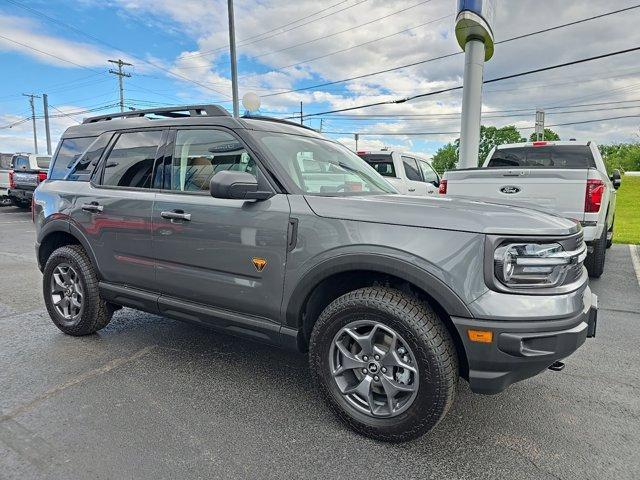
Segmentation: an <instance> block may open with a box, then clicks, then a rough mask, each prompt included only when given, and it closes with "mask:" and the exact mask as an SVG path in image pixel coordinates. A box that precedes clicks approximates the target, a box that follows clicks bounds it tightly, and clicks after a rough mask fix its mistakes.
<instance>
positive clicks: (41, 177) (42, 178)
mask: <svg viewBox="0 0 640 480" xmlns="http://www.w3.org/2000/svg"><path fill="white" fill-rule="evenodd" d="M46 179H47V172H38V183H40V182H44V181H45V180H46Z"/></svg>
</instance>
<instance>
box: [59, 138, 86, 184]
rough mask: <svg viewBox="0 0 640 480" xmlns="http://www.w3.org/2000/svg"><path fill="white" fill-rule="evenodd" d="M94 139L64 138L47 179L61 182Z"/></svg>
mask: <svg viewBox="0 0 640 480" xmlns="http://www.w3.org/2000/svg"><path fill="white" fill-rule="evenodd" d="M95 139H96V137H83V138H66V139H64V140H63V141H62V143H61V144H60V148H58V152H57V154H56V157H55V158H54V160H53V165H52V166H51V168H50V170H49V175H48V177H49V179H51V180H61V179H63V178H65V176H66V175H67V173H68V172H69V170H70V169H71V168H72V167H73V165H74V164H75V163H76V161H77V160H78V158H80V155H82V153H83V152H84V151H85V150H86V149H87V147H88V146H89V145H91V143H92V142H93V141H94V140H95Z"/></svg>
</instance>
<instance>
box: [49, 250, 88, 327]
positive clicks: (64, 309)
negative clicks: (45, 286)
mask: <svg viewBox="0 0 640 480" xmlns="http://www.w3.org/2000/svg"><path fill="white" fill-rule="evenodd" d="M83 300H84V290H83V289H82V283H81V281H80V275H79V274H78V272H76V271H75V270H74V268H73V267H72V266H71V265H69V264H68V263H61V264H59V265H57V266H56V268H55V269H54V270H53V274H52V275H51V301H52V302H53V306H54V308H55V309H56V311H57V312H58V314H60V316H62V318H64V319H65V320H66V321H67V323H72V322H73V321H74V320H75V319H76V318H77V317H78V315H79V314H80V311H81V310H82V302H83Z"/></svg>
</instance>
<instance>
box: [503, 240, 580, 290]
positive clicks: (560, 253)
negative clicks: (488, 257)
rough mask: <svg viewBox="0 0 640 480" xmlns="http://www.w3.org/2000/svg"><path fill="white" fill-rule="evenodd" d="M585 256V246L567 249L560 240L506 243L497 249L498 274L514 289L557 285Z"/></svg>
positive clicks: (506, 284)
mask: <svg viewBox="0 0 640 480" xmlns="http://www.w3.org/2000/svg"><path fill="white" fill-rule="evenodd" d="M585 257H586V249H585V248H584V245H583V246H582V248H580V249H578V250H575V251H571V252H566V251H565V250H564V248H563V247H562V245H560V244H559V243H506V244H502V245H500V246H499V247H498V248H496V250H495V252H494V255H493V264H494V273H495V276H496V278H497V279H498V280H499V281H500V282H501V283H502V284H504V285H505V286H507V287H510V288H544V287H556V286H558V285H562V284H563V283H564V282H565V279H566V278H567V274H568V273H569V272H570V271H571V270H572V269H574V268H576V267H579V268H581V264H582V262H583V261H584V258H585Z"/></svg>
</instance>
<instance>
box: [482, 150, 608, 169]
mask: <svg viewBox="0 0 640 480" xmlns="http://www.w3.org/2000/svg"><path fill="white" fill-rule="evenodd" d="M595 166H596V162H595V160H594V158H593V154H592V153H591V148H589V146H588V145H548V146H543V147H514V148H499V149H496V150H495V152H493V155H492V156H491V159H490V160H489V163H488V164H487V167H488V168H595Z"/></svg>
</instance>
